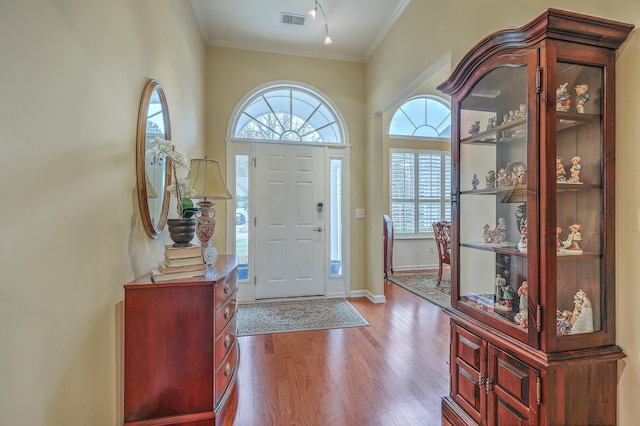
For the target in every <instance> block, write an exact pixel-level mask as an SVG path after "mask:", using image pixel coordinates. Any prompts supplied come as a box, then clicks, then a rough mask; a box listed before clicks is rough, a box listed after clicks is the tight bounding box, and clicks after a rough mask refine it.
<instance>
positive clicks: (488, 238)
mask: <svg viewBox="0 0 640 426" xmlns="http://www.w3.org/2000/svg"><path fill="white" fill-rule="evenodd" d="M482 240H483V241H484V242H485V243H490V242H491V241H492V240H493V235H492V234H491V231H490V230H489V224H488V223H485V225H484V227H483V230H482Z"/></svg>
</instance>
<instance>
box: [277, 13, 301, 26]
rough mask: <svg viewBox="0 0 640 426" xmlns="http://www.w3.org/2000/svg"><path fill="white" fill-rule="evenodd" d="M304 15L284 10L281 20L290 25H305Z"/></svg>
mask: <svg viewBox="0 0 640 426" xmlns="http://www.w3.org/2000/svg"><path fill="white" fill-rule="evenodd" d="M304 21H305V16H304V15H292V14H291V13H285V12H282V13H281V14H280V22H281V23H283V24H290V25H304Z"/></svg>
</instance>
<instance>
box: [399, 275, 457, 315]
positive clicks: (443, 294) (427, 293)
mask: <svg viewBox="0 0 640 426" xmlns="http://www.w3.org/2000/svg"><path fill="white" fill-rule="evenodd" d="M387 279H388V280H389V281H391V282H392V283H394V284H397V285H399V286H400V287H402V288H404V289H406V290H409V291H410V292H412V293H414V294H417V295H418V296H420V297H422V298H423V299H426V300H428V301H429V302H432V303H435V304H436V305H438V306H442V307H447V306H450V305H451V296H450V294H451V276H450V275H449V273H443V274H442V282H441V283H440V287H438V286H437V285H436V284H437V283H438V273H437V272H420V273H406V274H403V273H398V274H394V275H391V276H390V277H388V278H387Z"/></svg>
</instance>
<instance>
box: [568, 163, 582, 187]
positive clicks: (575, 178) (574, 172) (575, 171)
mask: <svg viewBox="0 0 640 426" xmlns="http://www.w3.org/2000/svg"><path fill="white" fill-rule="evenodd" d="M581 163H582V158H580V157H578V156H575V157H573V158H572V159H571V169H570V171H571V178H570V180H571V182H573V183H582V182H580V170H581V169H582V164H581Z"/></svg>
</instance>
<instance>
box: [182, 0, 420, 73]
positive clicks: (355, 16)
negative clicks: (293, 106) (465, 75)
mask: <svg viewBox="0 0 640 426" xmlns="http://www.w3.org/2000/svg"><path fill="white" fill-rule="evenodd" d="M318 1H319V3H320V5H321V6H322V9H324V12H325V14H326V16H327V25H328V29H329V35H330V36H331V38H332V39H333V43H332V44H329V45H325V44H324V43H323V42H324V36H325V26H324V24H325V21H324V17H323V16H322V12H320V10H319V11H318V15H317V17H316V19H315V20H313V19H311V18H309V16H308V15H307V12H308V11H309V10H310V9H312V8H313V7H314V1H313V0H191V4H192V5H193V10H194V12H195V15H196V19H197V20H198V25H199V26H200V31H201V33H202V37H203V38H204V41H205V43H206V44H208V45H213V46H223V47H233V48H239V49H250V50H260V51H267V52H275V53H286V54H292V55H302V56H315V57H319V58H329V59H342V60H348V61H357V62H365V61H366V60H367V59H369V56H371V54H372V53H373V52H374V50H375V49H376V47H377V46H378V44H379V43H380V42H381V41H382V39H383V38H384V36H385V35H386V34H387V32H388V31H389V30H390V29H391V27H392V26H393V24H394V23H395V21H396V20H397V19H398V17H399V16H400V14H401V13H402V11H403V10H404V8H405V7H406V6H407V4H408V3H409V2H410V1H411V0H318ZM283 12H284V13H287V14H293V15H300V16H304V17H305V18H306V19H305V23H304V25H303V26H300V25H291V24H283V23H281V19H282V18H281V14H282V13H283Z"/></svg>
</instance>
